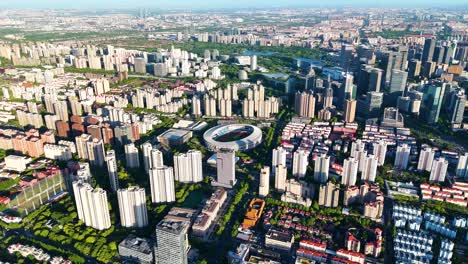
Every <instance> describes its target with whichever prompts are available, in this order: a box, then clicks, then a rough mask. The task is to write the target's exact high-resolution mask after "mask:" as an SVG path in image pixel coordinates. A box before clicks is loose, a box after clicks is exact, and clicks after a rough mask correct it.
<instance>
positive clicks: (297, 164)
mask: <svg viewBox="0 0 468 264" xmlns="http://www.w3.org/2000/svg"><path fill="white" fill-rule="evenodd" d="M308 157H309V153H308V152H307V151H305V150H297V151H296V152H294V155H293V167H292V170H293V176H294V177H298V178H302V177H304V176H305V175H306V172H307V166H308V165H309V161H308Z"/></svg>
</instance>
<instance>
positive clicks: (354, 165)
mask: <svg viewBox="0 0 468 264" xmlns="http://www.w3.org/2000/svg"><path fill="white" fill-rule="evenodd" d="M358 166H359V162H358V161H357V160H356V159H355V158H353V157H349V158H347V159H345V161H344V164H343V175H342V176H341V184H344V185H346V186H354V185H356V180H357V173H358Z"/></svg>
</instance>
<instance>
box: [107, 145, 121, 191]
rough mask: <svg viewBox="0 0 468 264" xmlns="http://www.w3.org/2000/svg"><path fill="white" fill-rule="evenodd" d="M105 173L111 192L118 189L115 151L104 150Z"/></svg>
mask: <svg viewBox="0 0 468 264" xmlns="http://www.w3.org/2000/svg"><path fill="white" fill-rule="evenodd" d="M105 159H106V163H107V173H108V174H109V182H110V187H111V190H112V191H113V192H116V191H117V190H118V189H119V176H118V174H117V159H116V158H115V151H114V150H108V151H107V152H106V158H105Z"/></svg>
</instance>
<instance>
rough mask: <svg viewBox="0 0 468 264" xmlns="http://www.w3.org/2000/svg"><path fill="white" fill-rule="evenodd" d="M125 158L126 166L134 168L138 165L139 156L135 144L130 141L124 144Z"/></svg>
mask: <svg viewBox="0 0 468 264" xmlns="http://www.w3.org/2000/svg"><path fill="white" fill-rule="evenodd" d="M125 160H126V161H127V168H131V169H134V168H138V167H140V158H139V156H138V149H137V147H135V144H133V143H130V144H127V145H125Z"/></svg>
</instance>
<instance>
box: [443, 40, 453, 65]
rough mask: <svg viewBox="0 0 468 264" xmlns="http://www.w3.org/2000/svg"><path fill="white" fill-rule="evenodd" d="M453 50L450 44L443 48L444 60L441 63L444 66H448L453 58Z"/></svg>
mask: <svg viewBox="0 0 468 264" xmlns="http://www.w3.org/2000/svg"><path fill="white" fill-rule="evenodd" d="M453 51H454V50H453V48H452V45H451V44H450V43H448V44H447V46H444V58H443V61H442V63H444V64H450V60H451V59H452V57H453Z"/></svg>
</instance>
